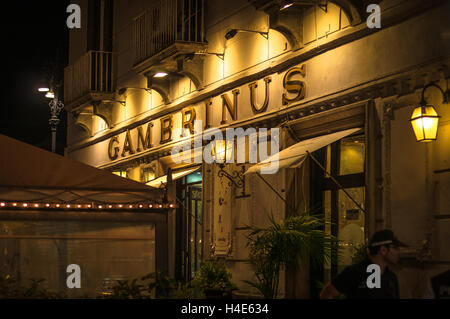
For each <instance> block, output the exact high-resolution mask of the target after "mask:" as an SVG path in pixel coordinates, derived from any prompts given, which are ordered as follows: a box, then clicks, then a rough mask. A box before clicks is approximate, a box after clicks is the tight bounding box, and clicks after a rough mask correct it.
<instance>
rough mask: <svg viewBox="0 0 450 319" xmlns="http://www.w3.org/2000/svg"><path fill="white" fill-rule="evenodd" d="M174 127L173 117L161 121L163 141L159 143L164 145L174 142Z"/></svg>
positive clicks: (169, 116)
mask: <svg viewBox="0 0 450 319" xmlns="http://www.w3.org/2000/svg"><path fill="white" fill-rule="evenodd" d="M172 127H173V122H172V115H168V116H166V117H163V118H162V119H161V141H160V142H159V143H160V144H164V143H167V142H170V141H171V140H172ZM165 135H168V136H167V138H165V137H164V136H165Z"/></svg>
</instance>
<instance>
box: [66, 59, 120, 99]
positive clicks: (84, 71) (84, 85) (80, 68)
mask: <svg viewBox="0 0 450 319" xmlns="http://www.w3.org/2000/svg"><path fill="white" fill-rule="evenodd" d="M113 71H114V63H113V54H112V53H111V52H104V51H88V52H87V53H86V54H85V55H83V56H82V57H80V58H79V59H78V60H77V61H76V62H75V63H74V64H72V65H69V66H67V67H66V68H65V69H64V102H65V103H66V105H68V104H70V103H72V102H74V101H76V100H77V99H79V98H81V97H83V96H85V95H86V94H88V93H112V92H114V74H113V73H114V72H113Z"/></svg>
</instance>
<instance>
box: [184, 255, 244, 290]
mask: <svg viewBox="0 0 450 319" xmlns="http://www.w3.org/2000/svg"><path fill="white" fill-rule="evenodd" d="M192 286H194V287H200V288H201V289H203V290H204V291H205V292H206V291H208V290H218V291H222V292H229V293H231V291H232V290H236V289H238V288H237V286H236V284H234V283H233V282H232V281H231V272H230V271H228V269H227V268H226V266H225V265H224V264H223V263H222V262H211V261H210V262H203V263H202V264H201V266H200V269H199V270H198V271H197V272H196V274H195V276H194V279H193V281H192Z"/></svg>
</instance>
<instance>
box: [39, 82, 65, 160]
mask: <svg viewBox="0 0 450 319" xmlns="http://www.w3.org/2000/svg"><path fill="white" fill-rule="evenodd" d="M38 91H39V92H47V93H46V94H45V97H46V98H49V99H51V101H50V102H49V103H48V106H49V107H50V119H49V120H48V123H49V124H50V128H51V131H52V152H53V153H55V152H56V128H57V126H58V124H59V122H60V120H59V113H60V112H61V110H62V109H63V108H64V104H63V103H62V101H61V100H59V99H58V88H56V90H53V86H51V88H47V87H44V86H41V87H39V88H38Z"/></svg>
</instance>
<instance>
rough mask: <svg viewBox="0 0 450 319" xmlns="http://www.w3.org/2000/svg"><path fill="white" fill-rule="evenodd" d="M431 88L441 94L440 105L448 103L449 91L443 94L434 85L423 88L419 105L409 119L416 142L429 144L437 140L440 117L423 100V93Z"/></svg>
mask: <svg viewBox="0 0 450 319" xmlns="http://www.w3.org/2000/svg"><path fill="white" fill-rule="evenodd" d="M432 86H433V87H435V88H437V89H439V91H440V92H441V93H442V95H443V98H444V99H443V101H442V103H444V104H445V103H448V101H449V96H450V91H449V90H448V89H447V91H445V92H444V90H442V89H441V87H440V86H438V85H436V84H435V83H430V84H427V85H426V86H425V87H424V88H423V90H422V98H421V101H420V105H419V106H418V107H416V108H415V109H414V111H413V114H412V115H411V119H410V122H411V125H412V127H413V130H414V134H415V135H416V140H417V141H418V142H431V141H435V140H436V138H437V129H438V124H439V117H440V116H439V115H438V114H437V112H436V110H435V108H434V107H433V106H432V105H431V104H427V102H426V101H425V98H424V94H425V91H426V90H427V89H428V88H429V87H432Z"/></svg>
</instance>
